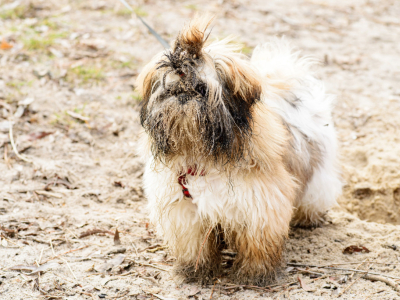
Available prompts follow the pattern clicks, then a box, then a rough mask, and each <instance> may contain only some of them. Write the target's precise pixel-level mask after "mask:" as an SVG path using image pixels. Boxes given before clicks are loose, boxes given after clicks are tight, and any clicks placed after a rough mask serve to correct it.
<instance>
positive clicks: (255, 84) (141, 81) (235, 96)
mask: <svg viewBox="0 0 400 300" xmlns="http://www.w3.org/2000/svg"><path fill="white" fill-rule="evenodd" d="M211 21H212V19H210V18H209V17H203V18H196V19H194V20H192V22H191V23H190V24H189V25H188V26H186V27H185V28H184V29H183V30H182V31H181V32H180V34H179V35H178V37H177V39H176V41H175V43H174V46H173V48H172V50H166V51H164V52H163V53H161V54H159V55H157V56H156V57H155V58H154V59H153V60H152V61H151V62H150V63H149V64H148V65H147V66H146V67H145V68H144V70H143V71H142V73H141V74H140V76H139V78H138V84H137V85H138V90H139V92H140V93H141V94H142V97H143V104H142V109H141V124H142V126H143V127H144V129H145V131H146V132H147V134H148V135H149V137H150V143H151V151H152V154H153V156H154V157H155V158H156V159H158V160H160V161H163V162H168V161H171V160H173V159H174V158H177V157H184V159H185V161H186V162H187V163H204V162H207V163H208V162H213V163H214V164H215V163H217V164H218V165H226V164H237V163H239V162H240V161H241V160H243V159H245V158H246V157H247V156H248V154H249V153H250V147H251V135H252V111H253V105H254V104H255V103H256V102H257V101H258V100H259V99H260V94H261V85H260V82H259V81H258V79H257V76H256V75H255V73H253V69H252V68H251V66H250V64H249V62H248V59H247V57H245V56H244V55H242V54H240V53H238V52H237V51H238V50H239V49H240V48H238V46H237V45H235V44H233V43H231V40H230V39H225V40H222V41H217V42H213V43H209V42H208V35H206V30H207V28H208V26H209V24H210V22H211Z"/></svg>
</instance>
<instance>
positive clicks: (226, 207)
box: [143, 40, 341, 257]
mask: <svg viewBox="0 0 400 300" xmlns="http://www.w3.org/2000/svg"><path fill="white" fill-rule="evenodd" d="M220 48H221V49H222V48H223V46H221V44H217V45H215V46H214V50H215V49H217V50H218V51H222V50H220ZM210 49H213V47H211V48H210ZM206 52H207V49H206ZM211 56H212V55H211ZM251 63H252V65H253V67H254V68H255V69H256V70H257V71H258V73H259V74H260V75H261V76H262V77H263V78H265V82H264V87H263V98H262V101H263V103H264V104H265V105H267V106H268V107H269V108H270V109H272V110H274V111H276V112H277V113H278V114H279V115H280V116H281V117H282V118H283V119H284V120H285V121H286V122H287V123H288V124H289V125H290V129H291V131H292V133H293V134H294V136H295V138H296V150H297V152H298V155H299V157H302V158H303V159H304V160H305V162H307V161H308V160H309V158H310V155H309V153H308V152H307V150H306V147H305V144H306V142H307V140H306V139H311V140H313V141H315V142H316V143H317V144H318V145H319V147H320V149H321V150H322V152H323V153H322V155H323V157H322V162H323V163H322V164H321V165H320V166H319V168H318V169H317V170H315V172H314V175H313V177H312V179H311V181H310V182H309V184H308V186H307V189H306V193H305V195H304V198H303V200H302V201H301V202H300V203H297V204H295V205H296V206H297V207H298V208H302V209H303V210H304V211H306V212H307V214H309V216H310V218H312V217H313V216H314V215H318V216H319V215H321V213H323V212H325V211H326V210H327V209H329V208H330V207H332V206H333V205H335V204H336V198H337V196H338V195H339V193H340V191H341V182H340V180H339V175H338V171H337V170H336V163H335V161H336V137H335V131H334V128H333V124H332V119H331V107H332V97H331V96H328V95H326V94H325V89H324V86H323V84H322V83H321V81H319V80H317V79H315V78H314V77H313V76H312V73H311V72H310V70H309V66H310V64H311V61H310V59H304V58H303V59H301V58H299V56H298V54H297V53H293V52H292V50H291V49H290V47H289V46H288V45H287V43H286V42H284V41H282V40H275V41H273V42H271V43H268V44H264V45H261V46H259V47H257V48H256V49H255V50H254V54H253V57H252V60H251ZM207 72H208V73H211V72H210V71H209V70H207ZM170 78H171V79H170V80H174V78H172V77H170ZM273 82H284V83H289V85H290V86H291V88H290V90H288V91H287V92H286V93H285V94H284V95H281V94H279V93H278V91H275V90H274V89H273V88H270V85H269V84H270V83H273ZM285 99H286V100H285ZM295 99H300V101H298V103H296V104H297V106H296V107H293V106H292V105H291V104H290V103H289V102H288V100H289V101H294V100H295ZM193 146H194V147H195V145H193ZM177 164H179V162H177ZM182 166H185V163H184V162H183V161H182ZM143 177H144V190H145V194H146V196H147V198H148V201H149V210H150V218H151V220H152V222H153V223H155V224H157V226H158V233H159V234H160V235H162V236H164V238H165V240H167V241H174V240H177V239H179V238H178V237H177V236H184V235H186V240H193V239H191V238H192V237H193V238H195V240H199V241H200V242H201V240H203V236H204V234H202V233H201V231H200V228H201V223H202V222H203V221H204V220H206V222H208V223H211V224H218V223H219V224H223V225H224V224H225V225H228V226H234V227H237V226H244V227H246V229H247V230H248V231H249V232H251V233H252V234H254V236H257V232H258V231H259V230H260V229H261V228H263V227H264V226H269V227H270V232H271V235H272V236H271V237H273V235H274V234H277V235H279V234H281V233H280V232H284V231H285V230H282V229H280V228H274V226H280V225H275V224H289V222H290V220H279V219H280V218H285V217H282V215H281V214H280V213H279V211H280V209H281V208H282V207H287V206H291V205H292V203H290V201H289V200H288V199H286V198H285V196H284V195H283V194H282V193H281V191H279V190H278V187H277V186H274V185H272V187H271V186H270V188H271V189H276V190H275V193H274V194H275V195H278V196H275V197H276V199H270V197H271V191H268V190H266V185H265V183H264V182H262V180H261V179H260V178H257V177H256V176H252V177H251V176H250V177H248V178H247V177H246V178H244V177H243V176H242V174H240V173H238V174H233V175H232V177H231V178H230V180H228V179H227V178H226V177H224V175H221V174H219V173H218V172H217V171H216V170H207V175H206V176H190V175H187V178H186V179H187V181H188V182H187V184H186V186H187V188H188V189H189V191H190V194H191V195H192V196H193V199H188V198H185V197H184V195H183V193H182V188H181V186H180V185H179V183H178V175H177V171H176V170H171V169H168V168H166V167H162V168H160V169H155V168H154V163H153V158H152V157H150V158H149V159H148V161H147V163H146V168H145V173H144V176H143ZM278 220H279V222H278ZM183 249H185V250H183ZM180 251H185V253H184V255H186V256H188V257H193V256H194V257H195V256H196V255H197V253H198V244H196V243H190V244H187V245H180Z"/></svg>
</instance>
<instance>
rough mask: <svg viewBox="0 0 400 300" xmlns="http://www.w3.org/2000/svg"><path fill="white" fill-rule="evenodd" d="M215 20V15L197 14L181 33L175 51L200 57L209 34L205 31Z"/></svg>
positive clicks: (191, 56)
mask: <svg viewBox="0 0 400 300" xmlns="http://www.w3.org/2000/svg"><path fill="white" fill-rule="evenodd" d="M213 20H214V17H213V16H210V15H204V16H201V17H199V16H197V17H196V18H194V19H193V20H192V21H191V22H190V23H189V24H188V25H186V26H185V27H184V28H183V30H182V31H181V32H180V33H179V35H178V38H177V39H176V42H175V45H174V49H173V52H177V51H178V52H180V51H182V52H183V51H185V52H186V53H187V55H188V56H189V57H190V58H194V59H196V58H200V57H201V56H202V49H203V48H204V46H205V44H206V42H207V39H208V36H209V34H208V35H207V36H206V34H205V32H206V30H207V28H208V27H209V26H210V24H211V23H212V21H213Z"/></svg>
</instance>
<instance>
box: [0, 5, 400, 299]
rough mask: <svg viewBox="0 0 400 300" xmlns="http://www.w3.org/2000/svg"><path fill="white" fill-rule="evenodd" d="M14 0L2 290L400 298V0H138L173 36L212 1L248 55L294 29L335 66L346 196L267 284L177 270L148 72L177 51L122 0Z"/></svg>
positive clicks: (3, 48)
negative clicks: (153, 167) (158, 173)
mask: <svg viewBox="0 0 400 300" xmlns="http://www.w3.org/2000/svg"><path fill="white" fill-rule="evenodd" d="M0 3H1V6H0V43H1V44H0V150H1V159H0V184H1V189H0V234H1V241H0V299H255V298H258V299H333V298H336V297H338V296H341V298H342V299H400V296H399V293H398V292H397V291H396V289H397V290H399V288H400V287H399V285H398V282H399V280H400V270H399V269H400V259H399V249H400V226H399V225H400V212H399V208H398V207H399V204H400V132H399V128H400V116H399V111H400V110H399V109H400V86H399V84H398V83H399V82H400V57H399V54H400V43H399V37H400V21H399V18H398V16H399V15H400V3H399V2H398V1H396V0H392V1H390V0H371V1H367V0H366V1H344V0H336V1H322V0H320V1H313V0H310V1H290V0H285V1H261V0H260V1H258V0H256V1H245V0H243V1H240V0H238V1H223V0H222V1H156V0H148V1H141V2H134V1H130V3H131V5H132V6H133V7H135V10H136V12H137V13H138V14H140V15H141V16H143V17H144V18H145V19H146V20H148V22H149V23H150V24H152V25H153V26H154V28H155V29H156V30H157V31H158V32H159V33H160V34H161V35H162V36H163V37H165V38H166V39H167V40H169V41H171V40H172V39H173V37H174V36H175V35H176V34H177V32H178V31H179V28H180V27H181V26H182V24H184V22H186V21H187V20H188V19H190V17H192V16H193V15H194V14H195V13H196V12H197V11H200V12H204V11H209V12H212V13H215V14H216V15H217V19H216V21H215V26H214V29H213V34H214V35H215V36H218V37H225V36H227V35H229V34H234V35H236V36H238V38H237V39H238V41H241V42H242V43H243V45H244V48H243V52H244V53H246V54H249V55H250V54H251V51H252V49H253V48H254V47H255V46H256V45H257V44H258V43H260V42H262V41H266V40H268V38H269V37H271V36H275V35H277V36H282V35H285V36H286V37H287V39H289V40H290V41H292V43H293V44H294V45H296V46H297V47H299V48H300V49H302V50H303V53H305V54H309V55H313V56H315V57H317V58H318V59H320V60H321V62H322V64H321V69H320V76H321V78H323V79H324V80H325V81H326V85H327V90H328V92H329V93H332V94H335V95H337V103H336V106H335V108H334V119H335V123H336V126H337V132H338V139H339V145H340V149H341V165H342V168H343V180H344V182H345V187H344V193H343V196H342V197H341V198H340V199H339V202H340V207H338V208H336V209H334V210H333V211H332V212H330V213H329V218H328V220H327V222H326V224H325V225H324V226H323V227H321V228H317V229H314V230H304V229H293V230H292V232H291V234H290V239H289V240H288V242H287V251H286V261H287V262H288V263H289V264H288V267H287V269H286V270H285V274H284V275H283V276H282V278H280V279H279V281H278V282H277V285H276V286H273V287H270V288H268V287H267V288H264V289H257V288H254V287H249V286H233V285H230V284H229V282H226V281H225V280H224V279H223V278H221V279H219V280H216V283H215V285H214V286H199V285H197V284H178V283H176V282H174V281H173V279H172V278H171V276H170V270H171V265H172V263H173V260H174V258H173V257H171V256H170V255H169V254H168V249H165V247H163V241H162V240H161V239H159V238H157V237H156V236H155V233H154V231H153V229H152V227H151V225H149V224H148V220H147V217H146V215H147V212H146V200H145V199H144V198H143V194H142V189H141V176H142V168H143V166H142V164H141V162H139V161H138V158H137V157H136V155H135V147H136V141H137V135H138V132H139V129H140V127H139V123H138V107H139V104H138V103H139V99H138V95H137V94H136V93H135V92H134V84H135V79H136V76H137V74H138V72H139V71H140V69H141V68H142V66H143V65H144V64H145V63H146V62H147V61H148V60H149V59H150V58H151V57H152V55H154V54H155V53H156V52H158V51H160V50H161V49H162V48H161V46H160V45H159V44H158V43H157V41H156V40H155V39H154V37H152V36H151V35H149V34H148V32H147V31H146V30H145V29H144V27H143V25H142V24H141V23H140V22H139V21H138V20H137V19H135V18H133V19H132V18H131V16H130V14H129V13H128V12H127V10H126V9H124V8H123V7H122V6H121V5H119V4H118V3H117V1H116V0H115V1H111V0H108V1H89V0H87V1H83V0H82V1H79V0H76V1H72V0H70V1H68V0H57V1H56V0H52V1H40V0H36V1H7V0H6V1H4V0H2V1H1V2H0ZM350 3H351V4H350ZM10 122H12V124H13V125H12V129H13V137H14V140H15V144H16V148H17V149H18V151H19V152H20V154H21V157H17V156H16V154H15V151H13V149H12V145H11V141H10V138H9V130H10ZM117 228H118V231H119V238H118V237H115V231H116V229H117ZM118 243H121V244H120V245H118ZM115 244H117V245H115ZM349 246H363V247H366V248H367V249H368V250H369V251H370V252H369V253H366V252H365V251H364V252H359V253H353V254H344V253H343V251H344V249H345V248H347V247H349ZM293 264H300V266H296V265H293ZM307 265H308V267H307ZM38 266H40V267H38ZM311 266H314V267H311ZM328 266H330V267H335V268H340V269H341V270H338V269H329V268H326V267H328ZM322 267H324V268H322ZM349 269H358V270H368V271H369V272H371V273H370V274H372V273H377V274H378V275H376V274H375V275H374V274H372V275H374V276H378V277H377V278H376V277H375V280H374V278H373V277H367V278H364V277H363V276H364V274H365V273H359V272H355V273H353V272H352V271H351V270H349ZM299 278H300V279H299ZM388 278H389V279H388ZM377 279H379V280H377ZM376 280H377V281H376ZM388 280H389V281H388ZM385 281H386V283H385Z"/></svg>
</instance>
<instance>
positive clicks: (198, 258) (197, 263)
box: [194, 226, 214, 272]
mask: <svg viewBox="0 0 400 300" xmlns="http://www.w3.org/2000/svg"><path fill="white" fill-rule="evenodd" d="M213 228H214V227H213V226H211V227H210V229H209V230H208V232H207V235H206V237H205V238H204V241H203V243H202V244H201V247H200V250H199V255H198V256H197V260H196V267H195V268H194V271H195V272H197V267H198V266H199V261H200V256H201V252H202V251H203V247H204V244H205V243H206V241H207V240H208V237H209V236H210V233H211V231H212V230H213Z"/></svg>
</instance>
